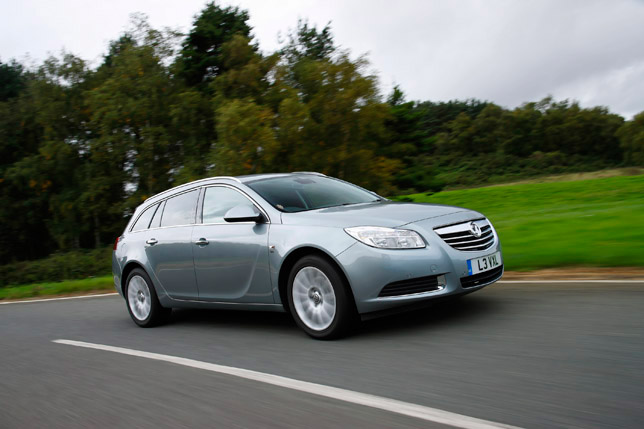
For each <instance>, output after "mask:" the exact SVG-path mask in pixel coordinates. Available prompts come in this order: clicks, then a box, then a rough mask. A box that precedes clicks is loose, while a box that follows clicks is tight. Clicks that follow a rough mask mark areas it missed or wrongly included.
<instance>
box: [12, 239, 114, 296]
mask: <svg viewBox="0 0 644 429" xmlns="http://www.w3.org/2000/svg"><path fill="white" fill-rule="evenodd" d="M111 253H112V249H111V248H109V247H108V248H102V249H94V250H75V251H71V252H65V253H54V254H52V255H50V256H48V257H47V258H44V259H38V260H35V261H21V262H14V263H11V264H6V265H0V287H5V286H7V285H21V284H29V283H38V282H45V281H47V282H52V281H62V280H71V279H82V278H87V277H93V276H104V275H106V274H109V273H110V271H111V267H112V255H111Z"/></svg>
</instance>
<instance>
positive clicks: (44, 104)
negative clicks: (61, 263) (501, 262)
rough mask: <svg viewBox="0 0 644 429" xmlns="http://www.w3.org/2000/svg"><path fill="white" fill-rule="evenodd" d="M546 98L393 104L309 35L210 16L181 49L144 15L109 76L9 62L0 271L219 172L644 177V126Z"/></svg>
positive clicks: (372, 177)
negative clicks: (617, 173)
mask: <svg viewBox="0 0 644 429" xmlns="http://www.w3.org/2000/svg"><path fill="white" fill-rule="evenodd" d="M643 115H644V114H640V115H639V116H637V117H636V118H635V119H634V120H633V121H629V122H624V119H623V118H622V117H620V116H618V115H615V114H611V113H610V112H609V111H608V110H607V109H605V108H600V107H597V108H592V109H584V108H581V107H580V106H579V105H578V104H577V103H574V102H568V101H563V102H557V101H555V100H552V99H549V98H548V99H545V100H542V101H540V102H537V103H527V104H525V105H523V106H521V107H518V108H516V109H514V110H508V109H505V108H502V107H500V106H497V105H495V104H493V103H488V102H483V101H479V100H466V101H450V102H431V101H424V102H413V101H405V96H404V94H403V92H402V91H401V90H400V89H399V88H395V89H394V91H393V93H392V94H391V95H390V96H389V97H388V99H387V100H386V101H383V100H382V98H381V95H380V94H379V92H378V83H377V80H376V77H375V76H373V75H371V74H369V72H368V63H367V61H366V60H365V59H364V58H358V59H352V58H351V57H350V56H349V53H348V52H346V51H343V50H340V49H338V48H337V46H336V45H335V44H334V41H333V36H332V33H331V31H330V27H329V26H328V25H327V26H326V27H324V28H322V29H321V30H318V29H317V28H316V27H315V26H311V25H309V24H308V23H307V22H305V21H300V22H299V23H298V24H297V27H296V28H295V29H294V30H292V31H291V32H290V33H289V35H288V37H287V40H286V42H285V43H284V45H283V47H282V48H281V49H280V50H279V51H278V52H275V53H271V54H265V53H262V52H260V51H259V50H258V47H257V44H256V42H255V41H254V40H253V37H252V32H251V28H250V26H249V25H248V13H247V12H245V11H243V10H240V9H238V8H234V7H223V8H222V7H220V6H217V5H215V4H214V3H211V4H208V5H207V6H206V7H205V9H204V10H203V11H202V12H201V13H200V14H199V15H198V16H196V17H195V20H194V22H193V26H192V28H191V29H190V31H189V33H188V34H187V35H185V36H183V35H180V34H176V33H174V32H171V31H159V30H156V29H154V28H151V27H150V25H149V24H148V23H147V21H146V19H145V17H143V16H139V15H137V16H135V17H134V19H133V24H132V28H131V29H130V30H129V31H127V32H125V33H124V34H122V35H121V36H120V37H119V38H118V39H116V40H114V41H112V42H111V43H110V44H109V46H108V51H107V53H106V54H105V56H104V57H103V61H102V63H101V64H100V65H98V66H97V67H94V68H92V67H89V66H88V64H87V63H86V62H85V61H84V60H82V59H80V58H78V57H76V56H74V55H72V54H69V53H64V54H62V55H61V56H59V57H51V58H49V59H47V60H46V61H44V62H43V63H42V64H41V65H40V66H39V67H37V68H28V67H25V66H24V65H22V64H20V63H18V62H16V61H11V62H8V63H0V225H1V227H0V228H1V229H2V230H1V231H0V263H7V262H11V261H17V260H18V261H19V260H25V259H35V258H39V257H43V256H46V255H48V254H50V253H52V252H55V251H59V250H63V251H66V250H70V249H79V248H80V249H82V248H94V247H97V248H100V247H102V246H105V245H107V244H109V243H111V242H112V241H113V240H114V238H115V237H116V236H117V235H118V234H119V233H120V232H121V231H122V229H123V227H124V225H125V223H126V220H127V217H128V216H129V214H130V213H131V212H132V210H133V208H134V207H136V206H137V205H138V204H140V202H141V201H143V200H144V199H145V198H147V197H149V196H150V195H152V194H155V193H157V192H159V191H162V190H164V189H167V188H169V187H171V186H173V185H177V184H180V183H185V182H188V181H191V180H194V179H198V178H201V177H206V176H209V175H217V174H234V175H236V174H250V173H260V172H280V171H297V170H314V171H321V172H324V173H327V174H330V175H333V176H337V177H340V178H343V179H346V180H349V181H352V182H355V183H358V184H360V185H362V186H365V187H367V188H370V189H374V190H376V191H379V192H381V193H384V194H388V195H391V194H392V193H394V192H400V193H405V192H426V191H436V190H439V189H441V188H442V187H444V186H445V185H446V184H479V183H488V182H492V181H500V180H505V179H508V178H512V177H516V176H526V175H535V174H543V173H553V172H562V171H582V170H591V169H598V168H604V167H609V166H616V165H642V163H643V162H644V161H643V160H644V139H643V138H642V135H644V131H643V130H644V121H643V119H642V118H643Z"/></svg>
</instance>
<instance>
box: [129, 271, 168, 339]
mask: <svg viewBox="0 0 644 429" xmlns="http://www.w3.org/2000/svg"><path fill="white" fill-rule="evenodd" d="M125 285H126V287H125V304H126V306H127V311H128V313H130V317H131V318H132V320H134V323H136V324H137V325H139V326H140V327H142V328H151V327H153V326H158V325H161V324H163V323H165V322H167V321H168V319H169V318H170V314H172V309H171V308H165V307H162V306H161V304H160V303H159V297H158V296H157V293H156V291H155V290H154V286H153V284H152V281H151V280H150V277H149V276H148V274H147V273H146V272H145V271H143V270H142V269H140V268H135V269H133V270H132V272H130V274H129V275H128V276H127V281H126V282H125Z"/></svg>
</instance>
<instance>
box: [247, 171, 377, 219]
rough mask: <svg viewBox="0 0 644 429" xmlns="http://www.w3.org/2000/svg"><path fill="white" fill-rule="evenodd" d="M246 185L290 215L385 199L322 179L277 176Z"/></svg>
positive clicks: (326, 178)
mask: <svg viewBox="0 0 644 429" xmlns="http://www.w3.org/2000/svg"><path fill="white" fill-rule="evenodd" d="M247 185H248V186H249V187H250V188H251V189H252V190H254V191H255V192H257V193H258V194H259V195H261V196H262V198H264V199H265V200H266V201H268V203H269V204H271V205H272V206H273V207H275V208H276V209H278V210H280V211H283V212H289V213H292V212H301V211H306V210H316V209H321V208H325V207H335V206H344V205H351V204H361V203H369V202H376V201H381V200H382V198H380V197H378V196H377V195H376V194H372V193H371V192H368V191H366V190H364V189H362V188H359V187H357V186H355V185H351V184H349V183H346V182H342V181H340V180H336V179H331V178H328V177H322V176H313V175H306V176H305V175H301V176H288V177H276V178H270V179H260V180H257V181H254V182H250V183H247Z"/></svg>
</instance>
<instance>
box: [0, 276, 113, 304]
mask: <svg viewBox="0 0 644 429" xmlns="http://www.w3.org/2000/svg"><path fill="white" fill-rule="evenodd" d="M102 290H114V280H112V276H111V275H109V276H104V277H93V278H90V279H82V280H66V281H62V282H53V283H34V284H29V285H22V286H8V287H4V288H0V300H3V299H22V298H33V297H37V296H51V295H65V294H68V293H78V292H89V291H102Z"/></svg>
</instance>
